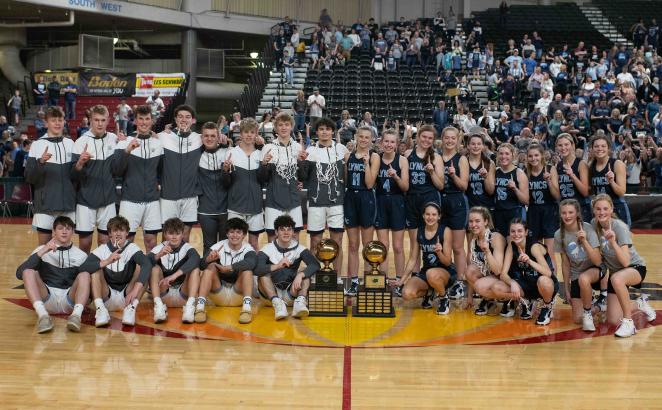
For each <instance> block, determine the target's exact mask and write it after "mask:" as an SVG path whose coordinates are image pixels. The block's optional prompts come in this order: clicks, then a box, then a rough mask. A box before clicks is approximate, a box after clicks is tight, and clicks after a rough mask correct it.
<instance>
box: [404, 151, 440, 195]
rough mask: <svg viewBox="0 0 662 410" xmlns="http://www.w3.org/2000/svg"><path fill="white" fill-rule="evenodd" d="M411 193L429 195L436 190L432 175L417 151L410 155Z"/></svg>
mask: <svg viewBox="0 0 662 410" xmlns="http://www.w3.org/2000/svg"><path fill="white" fill-rule="evenodd" d="M407 159H408V160H409V191H407V192H408V193H410V194H427V193H429V192H433V191H435V190H436V188H435V186H434V185H433V184H432V178H431V177H430V174H429V173H428V172H427V171H426V170H425V165H426V164H425V163H424V162H423V160H422V159H421V158H419V156H418V155H416V150H415V149H414V150H412V151H411V154H409V158H407Z"/></svg>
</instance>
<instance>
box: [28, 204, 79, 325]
mask: <svg viewBox="0 0 662 410" xmlns="http://www.w3.org/2000/svg"><path fill="white" fill-rule="evenodd" d="M73 233H74V222H73V221H72V220H71V218H69V217H66V216H58V217H56V218H55V220H54V221H53V234H52V239H51V240H50V241H49V242H47V243H46V244H45V245H41V246H39V247H38V248H37V249H35V250H34V252H32V255H30V257H29V258H28V259H27V260H26V261H25V262H23V263H22V264H21V266H19V267H18V269H17V270H16V277H17V278H18V279H20V280H22V281H23V283H24V284H25V293H26V294H27V296H28V299H30V302H32V306H33V307H34V310H35V311H36V312H37V316H38V319H37V332H38V333H45V332H48V331H50V330H52V329H53V320H52V319H51V317H50V316H49V313H52V314H70V316H69V318H68V319H67V328H68V329H69V330H71V331H73V332H79V331H80V325H81V314H82V313H83V307H84V304H85V303H87V301H88V298H89V296H90V274H89V273H88V272H84V271H81V269H80V267H81V265H82V264H83V262H84V261H85V259H86V258H87V255H86V254H85V252H83V251H82V250H80V249H79V248H78V247H76V246H74V244H73V242H72V240H71V237H72V236H73ZM74 302H75V304H74Z"/></svg>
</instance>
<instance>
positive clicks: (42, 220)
mask: <svg viewBox="0 0 662 410" xmlns="http://www.w3.org/2000/svg"><path fill="white" fill-rule="evenodd" d="M58 216H68V217H69V218H71V220H72V221H74V223H76V212H49V213H39V214H34V216H33V217H32V227H33V228H35V229H36V230H38V231H40V232H52V231H53V222H54V221H55V218H57V217H58Z"/></svg>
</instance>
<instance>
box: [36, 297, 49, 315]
mask: <svg viewBox="0 0 662 410" xmlns="http://www.w3.org/2000/svg"><path fill="white" fill-rule="evenodd" d="M32 307H33V308H34V311H35V312H37V317H42V316H48V311H47V310H46V306H44V302H42V301H41V300H38V301H36V302H34V303H33V304H32Z"/></svg>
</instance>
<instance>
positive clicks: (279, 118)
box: [274, 112, 294, 125]
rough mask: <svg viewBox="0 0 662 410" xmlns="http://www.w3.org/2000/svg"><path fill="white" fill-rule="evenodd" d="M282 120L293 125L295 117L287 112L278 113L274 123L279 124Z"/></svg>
mask: <svg viewBox="0 0 662 410" xmlns="http://www.w3.org/2000/svg"><path fill="white" fill-rule="evenodd" d="M281 122H289V123H290V124H291V125H294V119H293V118H292V116H291V115H290V114H288V113H286V112H281V113H278V115H277V116H276V120H275V121H274V124H276V125H278V124H279V123H281Z"/></svg>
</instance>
